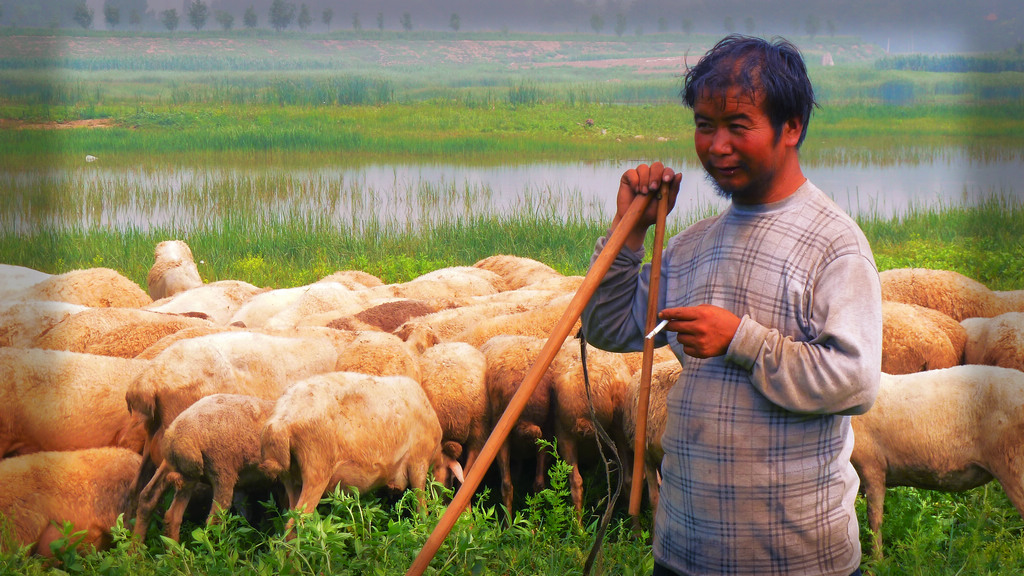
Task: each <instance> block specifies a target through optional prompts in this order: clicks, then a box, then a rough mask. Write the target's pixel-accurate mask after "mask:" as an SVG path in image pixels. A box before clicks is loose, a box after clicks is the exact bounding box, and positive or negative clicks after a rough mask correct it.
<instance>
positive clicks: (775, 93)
mask: <svg viewBox="0 0 1024 576" xmlns="http://www.w3.org/2000/svg"><path fill="white" fill-rule="evenodd" d="M733 86H737V87H740V88H742V89H743V90H745V91H747V92H749V93H750V96H751V97H752V98H756V97H757V96H763V97H764V108H765V113H766V114H767V115H768V120H769V121H770V122H771V125H772V128H774V129H775V136H776V138H779V137H781V135H782V127H783V126H784V125H785V124H786V122H787V121H788V120H789V119H791V118H800V119H801V120H802V121H803V132H802V133H801V134H800V140H799V142H797V147H799V146H800V144H802V143H803V141H804V137H805V136H807V125H808V123H809V122H810V120H811V110H812V109H813V108H814V107H815V106H817V102H815V101H814V89H813V88H812V87H811V80H810V78H808V77H807V66H806V65H805V64H804V59H803V56H801V54H800V50H798V49H797V47H796V46H794V45H793V44H792V43H791V42H789V41H788V40H786V39H784V38H779V37H776V38H774V39H772V41H770V42H769V41H768V40H765V39H763V38H756V37H753V36H743V35H741V34H730V35H729V36H726V37H725V38H722V39H721V40H719V41H718V43H717V44H715V46H714V47H713V48H712V49H711V50H709V51H708V53H707V54H705V55H704V56H703V57H701V59H700V61H698V62H697V64H696V65H695V66H693V67H691V68H689V69H688V70H687V71H686V77H685V79H684V81H683V89H682V92H681V95H682V98H683V102H684V103H685V104H686V105H687V106H688V107H690V108H691V109H692V108H693V105H694V102H696V100H697V98H698V97H700V96H701V95H702V94H705V93H706V94H707V95H714V96H721V97H725V93H726V90H727V89H729V88H731V87H733Z"/></svg>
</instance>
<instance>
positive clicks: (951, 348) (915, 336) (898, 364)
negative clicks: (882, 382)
mask: <svg viewBox="0 0 1024 576" xmlns="http://www.w3.org/2000/svg"><path fill="white" fill-rule="evenodd" d="M966 343H967V332H966V331H965V330H964V327H963V326H961V325H960V323H959V322H957V321H956V320H954V319H953V318H951V317H950V316H948V315H946V314H945V313H943V312H939V311H938V310H934V309H932V308H925V307H924V306H919V305H917V304H905V303H903V302H892V301H888V300H883V301H882V372H885V373H886V374H910V373H912V372H921V371H923V370H935V369H938V368H949V367H951V366H957V365H959V364H960V363H961V361H962V360H963V356H964V346H965V345H966Z"/></svg>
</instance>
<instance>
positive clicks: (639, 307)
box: [581, 237, 664, 352]
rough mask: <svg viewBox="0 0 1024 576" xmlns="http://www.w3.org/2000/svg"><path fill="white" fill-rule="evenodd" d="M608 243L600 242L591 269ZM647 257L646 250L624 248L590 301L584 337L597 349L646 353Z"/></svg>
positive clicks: (649, 275) (603, 240)
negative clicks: (645, 259)
mask: <svg viewBox="0 0 1024 576" xmlns="http://www.w3.org/2000/svg"><path fill="white" fill-rule="evenodd" d="M606 241H607V237H604V238H601V239H600V240H598V241H597V245H596V246H595V248H594V254H593V256H591V259H590V264H591V266H593V264H594V261H595V260H596V259H597V256H598V255H599V254H600V253H601V250H603V249H604V246H605V242H606ZM643 257H644V253H643V251H638V252H634V251H633V250H630V249H629V248H625V247H624V248H623V249H622V251H620V252H619V254H618V255H617V256H616V257H615V261H614V262H613V263H612V265H611V267H610V268H609V269H608V272H607V273H606V274H605V276H604V278H603V279H602V280H601V282H600V285H599V286H598V288H597V290H596V291H595V292H594V295H593V296H591V298H590V300H589V301H588V302H587V305H586V307H585V308H584V310H583V315H582V317H581V320H582V326H583V334H584V335H585V336H586V338H587V342H589V343H590V344H592V345H594V346H595V347H597V348H600V349H602V350H608V351H610V352H635V351H638V350H643V343H644V342H643V338H644V333H643V327H644V324H645V323H646V321H647V292H648V290H647V286H648V282H649V279H650V277H651V270H650V268H651V267H650V264H646V265H643V266H641V263H642V262H643ZM659 336H661V335H660V334H659ZM663 343H664V339H663V340H662V344H663Z"/></svg>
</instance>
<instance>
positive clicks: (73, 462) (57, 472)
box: [0, 448, 140, 556]
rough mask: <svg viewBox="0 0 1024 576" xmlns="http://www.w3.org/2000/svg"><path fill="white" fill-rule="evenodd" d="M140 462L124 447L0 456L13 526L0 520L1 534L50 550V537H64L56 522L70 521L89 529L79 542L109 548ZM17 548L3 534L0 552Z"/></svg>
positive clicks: (5, 509) (4, 502) (3, 499)
mask: <svg viewBox="0 0 1024 576" xmlns="http://www.w3.org/2000/svg"><path fill="white" fill-rule="evenodd" d="M139 462H140V457H139V455H138V454H137V453H135V452H133V451H131V450H125V449H123V448H92V449H87V450H76V451H70V452H38V453H35V454H29V455H26V456H18V457H17V458H9V459H7V460H4V461H2V462H0V515H2V517H3V518H5V519H6V522H7V523H8V524H9V527H10V528H12V530H9V531H8V530H5V529H4V528H5V527H4V526H0V534H3V533H8V534H10V535H12V536H13V538H14V542H13V544H14V545H15V546H30V547H31V548H30V553H33V554H40V555H43V556H50V555H51V550H50V542H53V541H54V540H57V539H59V538H61V537H62V534H61V532H60V528H58V527H62V526H63V525H64V523H65V522H70V523H71V525H72V531H75V532H77V531H82V530H84V531H85V536H84V537H83V539H82V542H81V544H84V545H85V546H86V547H95V548H97V549H105V548H108V547H109V546H110V544H111V538H110V532H111V527H113V526H114V524H116V523H117V517H118V515H119V514H121V513H122V512H124V510H125V508H126V506H127V501H128V484H129V483H130V482H131V479H132V478H133V477H134V476H135V471H136V470H138V468H139ZM14 551H15V550H10V549H6V548H5V542H4V541H3V540H2V539H0V552H4V553H9V552H14Z"/></svg>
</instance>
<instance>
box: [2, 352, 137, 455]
mask: <svg viewBox="0 0 1024 576" xmlns="http://www.w3.org/2000/svg"><path fill="white" fill-rule="evenodd" d="M148 366H149V362H147V361H144V360H130V359H125V358H113V357H107V356H96V355H92V354H80V353H77V352H65V351H62V350H38V349H34V348H23V349H15V348H0V457H4V456H9V455H14V454H28V453H32V452H42V451H47V450H78V449H82V448H95V447H100V446H119V447H122V448H130V449H132V450H135V451H140V450H141V449H142V446H143V440H144V437H145V435H144V432H143V429H142V427H141V425H140V423H139V422H138V421H137V420H135V419H134V418H132V417H131V415H130V414H129V412H128V409H127V407H126V406H125V403H124V397H125V392H126V391H127V390H128V387H129V385H130V384H131V382H132V380H133V379H134V377H135V376H136V375H138V374H141V373H142V372H143V370H145V369H146V368H147V367H148Z"/></svg>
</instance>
